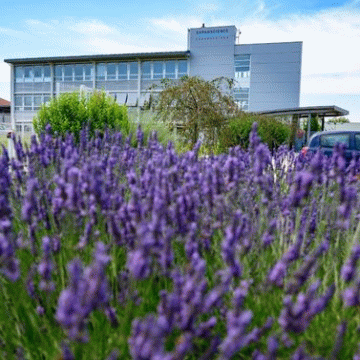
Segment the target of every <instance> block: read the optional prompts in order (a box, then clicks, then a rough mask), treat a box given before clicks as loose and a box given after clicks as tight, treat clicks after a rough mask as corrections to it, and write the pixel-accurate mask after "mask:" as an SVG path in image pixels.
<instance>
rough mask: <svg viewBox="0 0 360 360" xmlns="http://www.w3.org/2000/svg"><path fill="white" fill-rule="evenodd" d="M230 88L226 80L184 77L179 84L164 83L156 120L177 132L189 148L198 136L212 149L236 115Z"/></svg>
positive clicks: (158, 101)
mask: <svg viewBox="0 0 360 360" xmlns="http://www.w3.org/2000/svg"><path fill="white" fill-rule="evenodd" d="M231 88H232V81H231V80H230V79H226V78H218V79H214V80H212V81H205V80H203V79H201V78H199V77H189V76H184V77H183V78H181V79H180V80H179V81H178V82H174V81H169V80H166V81H163V82H162V91H161V92H160V93H159V96H158V98H157V100H156V105H155V109H156V112H157V116H158V118H159V119H161V120H163V121H164V122H166V123H167V124H168V125H169V127H170V128H178V129H179V130H180V132H181V133H182V135H183V136H184V138H185V140H186V141H187V142H189V143H190V145H191V146H194V145H195V143H196V142H197V141H198V140H199V137H200V135H201V136H203V139H202V140H203V142H204V143H205V144H206V145H208V146H209V147H210V148H211V147H213V146H214V145H215V144H216V140H217V134H218V132H219V129H220V128H221V127H222V126H223V125H224V123H225V122H226V120H227V119H228V118H230V117H232V116H235V115H236V114H238V113H239V110H238V108H237V105H236V103H235V102H234V100H233V98H232V97H231V96H230V91H231Z"/></svg>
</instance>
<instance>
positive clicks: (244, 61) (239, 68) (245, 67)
mask: <svg viewBox="0 0 360 360" xmlns="http://www.w3.org/2000/svg"><path fill="white" fill-rule="evenodd" d="M235 77H236V78H248V77H250V54H244V55H235Z"/></svg>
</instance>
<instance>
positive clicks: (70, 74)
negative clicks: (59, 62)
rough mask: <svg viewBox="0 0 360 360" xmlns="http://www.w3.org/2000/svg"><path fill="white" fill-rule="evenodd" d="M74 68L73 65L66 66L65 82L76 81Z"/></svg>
mask: <svg viewBox="0 0 360 360" xmlns="http://www.w3.org/2000/svg"><path fill="white" fill-rule="evenodd" d="M73 68H74V66H73V65H64V81H74V79H73Z"/></svg>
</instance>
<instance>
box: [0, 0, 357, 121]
mask: <svg viewBox="0 0 360 360" xmlns="http://www.w3.org/2000/svg"><path fill="white" fill-rule="evenodd" d="M202 23H205V24H206V26H218V25H235V26H236V27H237V28H238V29H240V30H241V36H240V43H266V42H282V41H303V58H302V77H301V97H300V105H301V106H310V105H314V106H315V105H337V106H339V107H342V108H345V109H347V110H349V111H350V115H349V116H348V117H349V119H350V120H351V121H354V122H360V0H350V1H336V0H331V1H312V0H303V1H298V0H297V1H295V0H291V1H287V0H284V1H283V0H280V1H273V0H244V1H238V0H218V1H216V0H214V1H212V0H209V1H206V0H205V1H196V0H195V1H194V0H191V1H190V0H183V1H172V2H171V1H165V0H153V1H147V0H133V1H128V0H123V1H118V0H117V1H113V0H111V1H108V0H103V1H94V0H87V1H84V2H81V1H73V0H72V1H70V0H62V1H53V0H47V1H45V0H41V1H37V0H33V1H31V2H28V1H16V0H12V1H9V0H2V2H1V4H0V97H2V98H5V99H9V98H10V84H9V81H10V71H9V66H8V65H7V64H5V63H4V62H3V60H4V59H8V58H22V57H41V56H65V55H87V54H101V53H103V54H111V53H123V52H125V53H130V52H146V51H167V50H168V51H171V50H185V49H186V46H187V44H186V35H187V29H188V28H191V27H200V26H201V24H202Z"/></svg>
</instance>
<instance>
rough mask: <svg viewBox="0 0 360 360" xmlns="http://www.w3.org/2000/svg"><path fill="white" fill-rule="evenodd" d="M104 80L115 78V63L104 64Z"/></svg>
mask: <svg viewBox="0 0 360 360" xmlns="http://www.w3.org/2000/svg"><path fill="white" fill-rule="evenodd" d="M106 73H107V78H106V80H116V65H115V64H107V65H106Z"/></svg>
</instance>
